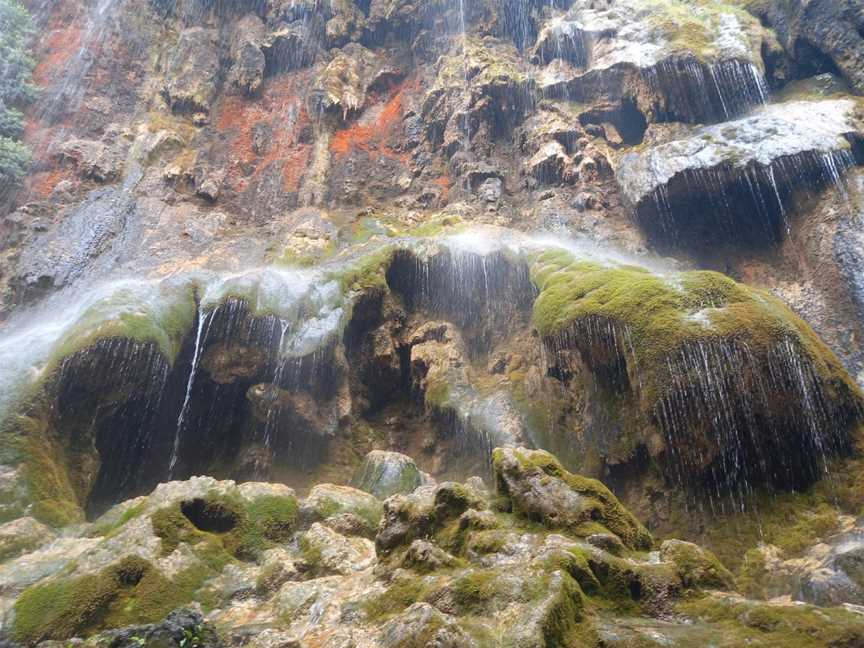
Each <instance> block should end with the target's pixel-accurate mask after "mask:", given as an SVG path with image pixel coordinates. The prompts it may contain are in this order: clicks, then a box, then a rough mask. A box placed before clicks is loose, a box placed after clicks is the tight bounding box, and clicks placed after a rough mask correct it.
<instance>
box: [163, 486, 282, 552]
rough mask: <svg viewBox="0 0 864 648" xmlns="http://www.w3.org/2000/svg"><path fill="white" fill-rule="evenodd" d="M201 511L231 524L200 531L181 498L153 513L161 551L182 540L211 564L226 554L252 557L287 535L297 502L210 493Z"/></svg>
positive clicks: (174, 545) (165, 550)
mask: <svg viewBox="0 0 864 648" xmlns="http://www.w3.org/2000/svg"><path fill="white" fill-rule="evenodd" d="M203 511H204V513H203V515H204V517H205V518H206V517H207V516H208V515H211V513H212V515H213V516H217V515H218V516H228V517H231V518H232V519H233V520H234V525H233V527H232V528H231V529H230V530H227V531H225V532H223V533H211V532H207V531H202V530H201V529H198V528H196V527H195V525H194V524H193V523H192V522H191V521H190V520H189V518H187V517H186V515H184V514H183V511H182V508H181V503H180V502H178V503H176V504H174V505H172V506H168V507H166V508H164V509H160V510H159V511H157V512H156V513H154V514H153V517H152V524H153V531H154V533H155V534H156V535H157V536H158V537H159V538H160V539H161V541H162V552H163V553H164V554H169V553H171V552H172V551H174V550H175V549H176V548H177V547H178V545H180V543H184V542H185V543H188V544H190V545H194V546H195V547H196V549H197V550H198V551H199V554H203V557H205V559H206V560H207V561H208V562H211V563H214V564H224V563H225V562H226V561H227V560H229V559H230V558H227V557H228V556H230V557H234V558H237V559H239V560H247V561H248V560H254V559H255V558H256V557H257V556H258V555H259V554H260V553H261V552H262V551H264V550H265V549H268V548H269V547H272V546H273V545H274V544H277V543H280V542H285V541H287V540H289V539H290V537H291V535H292V533H293V531H294V528H295V524H296V521H297V511H298V505H297V500H296V499H295V498H294V497H290V496H276V495H267V496H262V497H258V498H255V499H254V500H252V501H251V502H246V501H244V500H242V499H241V498H240V497H239V496H232V495H224V494H219V493H209V494H208V495H207V496H206V497H205V498H204V503H203Z"/></svg>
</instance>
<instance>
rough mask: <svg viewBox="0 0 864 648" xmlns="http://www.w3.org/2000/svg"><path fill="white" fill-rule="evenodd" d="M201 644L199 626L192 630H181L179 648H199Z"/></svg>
mask: <svg viewBox="0 0 864 648" xmlns="http://www.w3.org/2000/svg"><path fill="white" fill-rule="evenodd" d="M201 643H202V637H201V626H200V625H196V626H195V627H194V628H183V638H182V639H181V640H180V648H199V646H200V645H201Z"/></svg>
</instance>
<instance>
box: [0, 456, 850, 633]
mask: <svg viewBox="0 0 864 648" xmlns="http://www.w3.org/2000/svg"><path fill="white" fill-rule="evenodd" d="M541 455H542V456H541ZM496 457H497V458H496V462H495V465H496V468H495V471H496V472H495V476H496V480H497V482H498V484H499V489H498V490H497V493H495V494H489V493H487V492H486V491H485V489H483V488H481V487H480V485H479V484H477V483H476V482H477V480H473V479H472V480H469V483H466V484H457V483H447V484H441V485H440V486H437V487H434V486H429V487H422V488H421V489H420V490H418V491H417V492H415V493H414V494H412V495H410V496H403V495H394V496H392V497H390V498H388V499H387V500H385V502H384V503H383V508H384V515H383V517H382V518H381V523H380V526H379V527H378V536H377V538H376V543H375V545H373V543H372V542H371V541H370V540H367V539H364V538H359V537H356V536H350V535H344V534H343V533H342V532H340V531H338V530H334V529H332V528H328V527H327V526H326V521H325V523H321V522H311V523H310V522H309V521H308V520H309V518H308V516H307V515H304V514H303V513H302V511H303V510H312V509H320V508H321V502H322V501H323V500H322V497H323V495H322V494H323V493H324V492H325V491H328V488H329V491H328V492H334V491H333V488H332V487H326V486H319V487H317V488H320V489H322V490H321V491H320V492H318V493H317V494H316V493H314V492H313V493H312V494H310V497H309V498H308V499H307V500H306V501H305V502H302V501H301V502H300V503H299V506H298V502H297V500H296V499H295V498H294V496H293V493H291V491H290V490H289V489H286V488H285V487H283V486H278V485H269V484H263V483H249V484H243V485H240V486H237V485H236V484H234V483H233V482H224V481H222V482H220V481H216V480H213V479H210V478H195V479H193V480H189V481H185V482H170V483H167V484H162V485H160V486H159V487H158V488H157V489H156V490H155V491H154V492H153V493H152V494H150V495H148V496H146V497H141V498H137V499H135V500H131V501H129V502H126V503H123V504H120V505H118V506H117V507H115V508H113V509H112V510H110V511H109V512H108V513H106V514H105V515H104V516H102V517H101V518H99V519H97V520H96V521H94V522H93V523H91V524H88V525H83V526H78V527H75V528H70V529H67V530H66V532H65V535H66V539H67V542H71V541H73V538H77V539H78V542H79V543H80V542H84V541H85V539H86V540H87V542H88V543H89V544H88V547H87V548H86V549H84V550H83V551H80V550H79V551H76V552H74V553H73V552H72V551H71V550H67V552H66V554H65V555H64V556H63V558H64V559H65V560H61V561H58V562H56V563H54V564H53V565H52V566H51V568H50V569H48V570H47V571H45V572H44V573H43V574H42V575H41V577H40V578H38V579H37V580H35V581H21V580H18V581H14V580H13V581H9V582H8V583H7V584H6V585H5V589H4V590H3V591H4V593H6V592H12V591H16V592H17V597H16V598H15V599H14V600H11V599H0V601H3V605H4V610H5V614H6V617H5V619H6V620H5V621H4V631H5V632H6V633H7V636H8V637H9V638H11V639H13V640H15V641H16V642H19V643H20V644H23V645H31V644H34V643H36V642H38V641H39V640H47V642H44V643H42V644H41V645H52V643H51V642H61V641H65V642H70V641H72V642H73V643H76V644H77V643H79V642H82V641H83V643H84V644H85V645H105V644H109V645H112V646H127V645H129V646H132V645H147V646H180V647H182V646H185V645H187V644H188V643H189V642H193V643H194V644H195V645H199V646H222V645H234V644H239V645H261V646H264V645H271V643H272V642H278V643H281V644H283V645H284V644H285V643H288V644H289V645H300V646H304V645H318V643H319V642H321V641H324V642H326V643H325V644H324V645H333V644H332V642H333V641H334V640H338V641H339V642H343V641H348V640H352V641H355V642H358V641H359V642H362V643H361V644H359V645H364V646H370V647H371V646H382V647H383V646H415V645H433V644H435V642H439V643H440V642H444V644H443V645H453V646H478V645H483V643H484V642H485V641H488V640H489V638H490V637H495V636H508V637H512V638H514V640H517V641H518V645H525V646H538V647H539V646H547V645H550V644H549V642H552V643H551V645H556V646H571V645H572V646H577V645H580V646H581V645H604V644H606V643H608V642H609V641H613V638H614V637H617V639H615V641H617V640H623V639H624V638H626V637H635V636H640V635H641V634H643V633H645V632H648V633H649V634H650V636H651V637H653V640H655V641H661V642H663V645H673V646H679V645H680V646H687V645H692V643H690V642H691V641H692V640H693V638H694V637H701V636H706V637H707V636H715V637H716V636H718V635H717V634H716V633H717V632H719V631H720V628H723V631H722V634H723V635H724V636H726V637H728V638H729V640H730V643H728V645H730V646H732V645H736V644H735V642H737V641H744V642H748V641H749V639H750V637H752V636H755V635H753V634H752V633H753V632H754V631H756V632H761V633H762V635H761V637H762V639H763V640H764V641H769V642H776V643H775V644H774V645H780V644H782V643H783V642H784V641H787V640H788V639H790V638H792V637H794V636H796V632H799V631H800V630H799V629H800V628H801V627H802V625H801V624H807V626H806V627H807V634H808V636H810V637H812V638H813V639H814V641H815V642H827V643H826V644H825V645H830V642H832V641H837V640H839V639H838V638H839V637H843V638H844V640H848V641H852V642H853V644H852V645H854V642H856V641H860V640H861V637H862V633H864V622H862V621H861V619H860V613H858V612H856V611H854V610H851V609H849V610H847V609H843V608H839V607H826V608H823V610H822V612H819V613H817V612H816V610H817V609H816V608H813V607H812V606H809V605H804V604H799V605H797V606H790V605H789V604H785V603H776V602H775V603H764V602H762V603H760V602H756V601H752V600H747V599H744V598H741V597H739V596H736V595H732V594H722V593H721V592H719V591H715V590H729V589H734V587H735V584H734V580H733V579H732V577H731V575H730V574H729V572H728V571H726V569H725V567H723V565H722V564H721V563H720V562H719V561H718V560H717V558H716V557H715V556H714V555H713V554H711V553H710V552H708V551H706V550H704V549H702V548H700V547H698V546H697V545H694V544H692V543H688V542H682V541H678V540H667V541H665V542H664V543H663V544H662V545H661V546H660V547H659V552H658V551H653V552H651V551H650V550H651V549H652V548H653V541H652V539H651V537H650V536H649V535H648V534H647V533H645V532H644V529H642V530H641V531H639V532H638V533H637V535H636V536H634V535H633V532H634V531H636V530H638V529H641V526H640V525H639V523H638V522H636V521H635V519H633V518H632V517H630V514H629V513H628V512H627V511H626V509H624V508H623V507H622V506H621V505H620V504H619V503H618V502H617V500H615V499H614V496H612V495H611V493H609V492H608V491H606V490H605V487H604V486H603V485H602V484H600V483H599V482H596V481H593V480H586V479H585V478H583V477H580V476H578V475H572V474H569V473H566V472H562V471H561V469H560V466H559V465H558V464H557V460H556V459H555V458H554V457H552V456H551V455H548V454H545V453H538V452H533V453H532V452H530V451H528V450H525V449H518V450H515V449H500V450H497V451H496ZM528 462H530V464H531V465H532V466H539V467H540V469H541V470H543V471H545V472H546V474H547V476H549V477H550V478H551V480H552V481H551V482H548V483H546V484H542V482H541V481H532V480H534V477H533V476H532V475H533V473H531V472H530V471H531V470H534V468H533V467H532V468H530V469H529V468H527V463H528ZM517 464H518V465H520V466H522V468H520V469H519V470H520V471H522V472H519V474H518V475H517V474H516V473H514V470H516V465H517ZM525 470H528V472H527V473H526V472H524V471H525ZM550 470H552V473H550V472H549V471H550ZM556 480H565V481H567V482H569V483H570V485H569V486H568V488H572V489H576V490H574V491H573V492H574V493H575V492H578V489H580V488H582V486H578V485H577V484H590V486H591V488H592V492H593V494H592V495H591V497H595V498H596V497H601V498H603V499H605V504H606V508H605V509H603V510H602V512H601V513H600V515H599V516H593V517H590V518H589V519H590V521H591V523H593V524H594V525H595V526H594V528H592V527H591V523H589V524H587V525H577V526H573V525H569V524H568V525H562V523H561V521H560V519H558V517H557V515H556V513H560V514H561V515H562V516H563V517H562V519H564V518H566V519H570V518H571V517H572V515H573V512H574V510H575V509H574V508H573V506H574V502H573V501H571V500H567V499H562V498H561V497H557V498H549V497H546V498H544V510H545V511H546V513H545V514H544V515H543V516H538V515H537V511H536V509H535V508H534V507H532V506H530V505H528V506H526V499H525V498H526V495H525V493H526V489H535V488H537V487H540V488H545V489H552V490H556V489H557V490H560V489H559V487H558V486H556V485H555V483H554V482H555V481H556ZM580 480H582V481H580ZM518 484H522V486H519V485H518ZM424 489H425V490H424ZM346 493H347V491H346ZM538 495H542V493H541V492H538ZM368 497H371V496H368ZM610 498H611V499H610ZM373 499H374V498H373ZM343 501H347V500H344V498H343ZM375 501H376V502H378V500H375ZM559 504H560V505H561V509H560V510H559V509H557V508H556V507H557V506H558V505H559ZM378 505H379V507H380V502H379V504H378ZM610 507H612V508H610ZM328 508H329V507H328ZM379 510H380V509H379ZM397 510H401V511H403V514H399V515H394V513H395V512H396V511H397ZM598 510H599V509H598ZM298 511H300V514H299V515H298ZM547 524H550V525H551V526H547ZM601 525H605V526H606V527H607V529H608V530H607V531H606V532H605V533H606V534H607V536H608V538H609V540H607V541H606V542H604V543H600V542H599V541H598V540H597V537H598V535H599V533H597V531H596V530H595V529H596V528H597V527H598V526H601ZM565 527H566V528H565ZM613 529H614V530H613ZM586 534H589V535H586ZM619 534H621V535H619ZM417 535H422V536H423V537H424V538H425V539H422V540H421V539H417V538H416V536H417ZM412 537H415V539H413V540H412V539H411V538H412ZM637 537H638V542H637V544H638V545H639V549H638V550H633V549H632V548H631V547H632V546H633V542H634V538H637ZM612 538H615V539H616V540H617V542H618V543H619V544H618V546H619V547H623V546H624V544H626V545H628V547H627V548H624V549H618V550H615V551H614V552H610V551H607V550H606V549H605V548H603V547H601V546H599V545H601V544H602V545H603V546H604V547H611V546H612V544H613V543H611V539H612ZM43 542H48V543H50V542H51V540H50V539H48V538H44V539H43ZM843 542H846V540H843ZM622 543H623V544H622ZM51 546H52V545H51V544H46V545H44V546H43V549H41V550H40V551H46V550H47V549H48V548H50V547H51ZM376 546H377V555H376ZM385 548H386V549H385ZM36 555H38V552H37V553H34V554H33V556H34V557H35V556H36ZM18 560H19V561H20V560H22V559H18ZM31 560H32V558H31ZM847 562H849V561H847ZM849 564H851V563H849ZM847 568H848V569H850V570H851V568H850V567H848V565H847ZM14 588H18V589H17V590H15V589H14ZM685 592H686V594H685ZM133 602H134V604H133ZM202 607H203V609H204V610H206V611H205V612H203V613H202V611H201V609H202ZM617 607H620V608H621V609H626V610H627V612H626V614H624V615H622V616H620V617H617V618H613V617H610V616H609V614H608V611H609V610H610V609H616V608H617ZM175 608H176V609H175ZM761 619H777V620H778V621H777V622H776V623H774V622H771V623H770V624H769V623H768V622H764V621H762V620H761ZM130 622H131V623H130ZM418 642H419V643H418ZM336 645H342V643H337V644H336ZM613 645H614V643H613ZM724 645H726V644H724ZM766 645H769V644H766ZM814 645H817V644H816V643H814ZM820 645H822V644H820Z"/></svg>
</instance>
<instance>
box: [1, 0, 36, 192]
mask: <svg viewBox="0 0 864 648" xmlns="http://www.w3.org/2000/svg"><path fill="white" fill-rule="evenodd" d="M32 37H33V24H32V21H31V19H30V14H29V13H28V11H27V9H26V8H25V7H24V5H23V4H22V3H21V0H0V61H2V62H3V63H2V65H0V192H2V190H3V189H7V188H9V187H11V186H14V185H16V184H17V183H18V181H19V180H20V179H21V178H22V176H23V175H24V174H25V173H26V172H27V168H28V166H29V164H30V151H29V150H28V149H27V147H26V146H25V145H24V144H22V143H21V142H20V141H19V139H20V137H21V135H22V133H23V132H24V115H23V113H22V112H21V110H19V109H20V108H22V107H23V106H25V105H26V104H27V103H28V102H30V101H32V100H33V99H34V98H35V96H36V86H35V85H33V82H32V75H33V67H34V66H35V61H34V60H33V57H32V55H31V54H30V51H31V47H30V46H31V40H32Z"/></svg>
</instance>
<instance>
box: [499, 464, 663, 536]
mask: <svg viewBox="0 0 864 648" xmlns="http://www.w3.org/2000/svg"><path fill="white" fill-rule="evenodd" d="M512 453H513V455H514V456H515V457H516V459H517V461H518V462H519V464H520V466H521V468H522V470H524V471H526V472H530V471H540V472H542V473H544V474H545V475H548V476H550V477H554V478H556V479H560V480H562V481H563V482H564V483H565V484H567V485H568V486H569V487H570V488H572V489H573V490H574V491H576V492H577V493H579V494H580V495H583V496H585V497H588V498H591V499H592V500H594V501H595V502H597V505H598V513H599V515H598V518H597V519H595V520H593V521H594V522H597V523H599V524H602V525H603V526H604V527H605V529H603V530H604V531H605V530H609V531H611V532H612V533H614V534H615V535H617V536H618V537H619V538H621V541H622V542H623V543H624V544H625V545H627V546H628V547H630V548H633V549H647V548H649V547H650V546H651V545H652V544H653V539H652V537H651V534H650V533H648V531H647V530H646V529H645V527H643V526H642V524H641V523H640V522H639V521H638V520H637V519H636V518H635V517H633V515H632V514H631V513H630V512H629V511H628V510H627V509H626V508H624V506H623V505H622V504H621V502H619V501H618V498H617V497H615V495H613V494H612V491H610V490H609V489H608V488H606V486H604V485H603V484H602V483H601V482H599V481H597V480H596V479H590V478H588V477H583V476H581V475H574V474H572V473H570V472H568V471H567V470H565V469H564V467H563V466H562V465H561V464H560V462H559V461H558V459H556V458H555V457H554V456H553V455H551V454H550V453H548V452H546V451H544V450H528V451H523V450H512ZM504 456H505V450H503V449H500V448H498V449H496V450H495V451H494V452H493V453H492V465H493V468H494V470H495V472H496V474H498V475H501V474H502V472H503V467H502V462H503V461H504ZM502 483H503V479H502V478H500V477H499V485H500V484H502ZM595 530H596V528H595V527H584V526H583V527H582V531H583V533H584V532H585V531H588V532H589V533H591V532H594V531H595ZM570 531H571V532H578V531H579V529H578V528H576V529H570Z"/></svg>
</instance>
